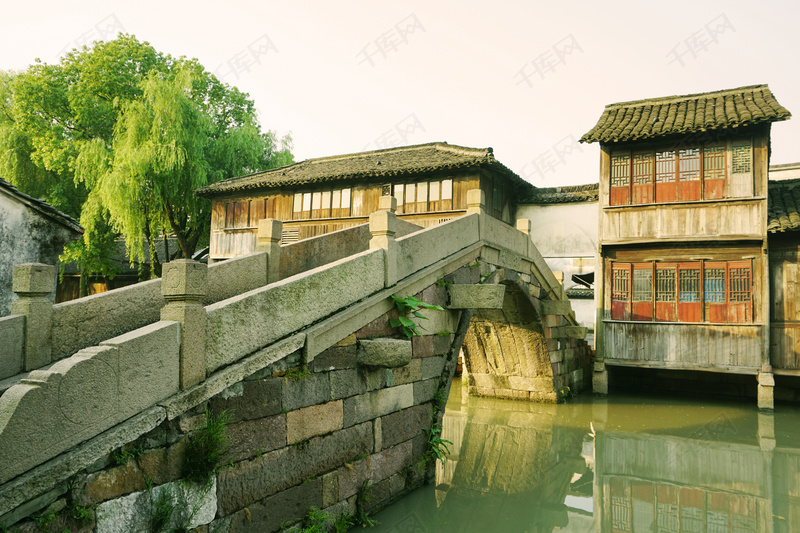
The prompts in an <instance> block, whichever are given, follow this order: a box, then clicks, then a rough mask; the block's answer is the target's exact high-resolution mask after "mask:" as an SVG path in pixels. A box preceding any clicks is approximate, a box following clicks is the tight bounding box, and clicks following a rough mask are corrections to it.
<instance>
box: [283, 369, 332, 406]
mask: <svg viewBox="0 0 800 533" xmlns="http://www.w3.org/2000/svg"><path fill="white" fill-rule="evenodd" d="M330 397H331V385H330V381H329V380H328V376H327V375H326V374H324V373H319V374H316V373H315V374H310V375H308V376H306V377H304V378H299V379H291V378H283V409H284V410H286V411H294V410H295V409H300V408H302V407H308V406H309V405H316V404H320V403H325V402H327V401H328V400H329V399H330Z"/></svg>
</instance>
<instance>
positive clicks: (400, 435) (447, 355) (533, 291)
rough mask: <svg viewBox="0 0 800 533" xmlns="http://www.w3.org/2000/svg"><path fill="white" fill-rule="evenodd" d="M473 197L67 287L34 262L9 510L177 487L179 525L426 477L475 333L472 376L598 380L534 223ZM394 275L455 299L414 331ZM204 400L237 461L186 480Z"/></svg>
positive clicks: (15, 354) (1, 416) (351, 497)
mask: <svg viewBox="0 0 800 533" xmlns="http://www.w3.org/2000/svg"><path fill="white" fill-rule="evenodd" d="M468 203H469V209H468V213H467V214H466V215H465V216H463V217H460V218H457V219H454V220H451V221H449V222H447V223H445V224H442V225H440V226H435V227H432V228H428V229H421V228H418V227H416V226H413V225H411V224H408V223H406V222H402V221H399V220H397V218H396V216H395V214H394V204H393V199H392V198H390V197H386V198H383V199H382V203H381V210H379V211H377V212H375V213H373V214H372V215H371V217H370V223H369V224H368V225H363V226H357V227H355V228H349V229H346V230H342V231H340V232H336V233H332V234H328V235H324V236H321V237H318V238H315V239H309V240H306V241H300V242H297V243H293V244H291V245H286V246H281V245H280V244H279V241H280V234H281V231H280V230H281V227H280V223H279V222H277V221H269V220H266V221H262V222H261V225H260V227H259V245H258V246H259V251H258V252H257V253H254V254H251V255H248V256H245V257H242V258H238V259H234V260H229V261H225V262H222V263H218V264H214V265H212V266H209V267H207V266H206V265H203V264H200V263H196V262H192V261H175V262H173V263H168V264H166V265H165V267H164V271H163V277H162V279H160V280H153V281H149V282H145V283H141V284H138V285H134V286H131V287H125V288H122V289H118V290H114V291H110V292H108V293H103V294H99V295H95V296H91V297H88V298H84V299H80V300H76V301H73V302H66V303H63V304H56V305H52V304H51V303H50V302H49V301H48V300H47V298H46V297H45V296H46V295H47V293H48V291H49V290H50V283H51V281H50V280H51V279H52V275H53V273H52V270H51V269H50V267H46V266H45V265H30V264H29V265H20V266H18V267H17V268H16V270H15V279H14V291H15V292H16V293H17V295H18V297H19V298H18V299H17V300H16V301H15V302H14V304H13V307H12V315H11V316H9V317H3V318H0V338H2V339H3V342H2V346H0V393H2V395H1V396H0V526H5V527H11V528H12V529H11V530H12V531H13V530H14V528H17V527H20V528H23V529H24V528H25V527H28V525H29V524H31V523H32V522H31V519H32V517H35V516H46V517H49V520H50V521H51V522H52V527H55V528H61V529H58V530H59V531H61V530H63V529H72V528H75V529H78V528H83V529H81V530H82V531H97V532H105V531H139V530H141V531H146V530H147V524H149V523H150V522H151V518H152V513H153V509H152V501H153V499H154V494H155V493H156V492H157V493H159V494H160V493H161V492H162V491H166V494H167V496H168V497H169V498H171V499H172V500H173V501H174V502H175V509H176V511H175V513H174V514H173V517H172V519H171V520H172V525H173V526H175V527H177V526H182V527H187V528H195V527H199V528H200V529H199V530H201V531H205V530H215V531H220V532H228V531H230V532H232V531H259V532H263V531H277V530H279V529H280V528H281V524H283V523H285V522H286V521H289V522H292V521H294V522H296V521H298V520H300V519H301V518H302V517H303V516H304V514H305V513H306V512H307V510H308V509H309V508H310V507H316V508H318V509H322V510H324V511H325V512H327V513H329V514H330V515H331V516H333V515H337V514H340V513H343V512H348V513H351V514H357V513H368V512H370V511H372V510H374V508H375V507H378V506H383V505H386V504H387V503H388V502H390V501H393V500H395V499H397V498H399V497H401V496H402V495H403V494H405V493H407V492H408V491H410V490H412V489H414V488H416V487H417V486H419V485H420V484H422V483H423V482H424V481H425V480H426V479H428V480H430V479H431V477H432V475H433V464H432V462H430V461H429V460H427V459H429V457H430V454H429V443H428V435H429V433H426V431H430V430H431V424H435V423H438V422H440V421H441V415H442V409H443V401H442V399H443V398H446V394H447V392H448V390H449V387H450V383H451V382H452V376H453V372H454V370H455V366H456V359H457V357H458V354H459V351H460V349H461V348H462V346H463V347H464V351H465V353H466V367H467V375H468V377H467V381H468V384H469V389H470V392H472V393H475V394H481V395H489V396H497V397H506V398H515V399H522V400H536V401H547V402H554V401H556V400H557V399H558V397H559V395H560V394H564V393H566V392H567V391H568V390H569V391H576V390H580V389H581V388H583V386H584V384H585V383H587V382H588V381H590V377H591V376H590V374H591V371H590V366H589V365H590V353H589V349H588V347H587V346H586V343H585V342H584V341H583V340H582V339H583V337H584V336H585V334H586V331H585V329H584V328H580V327H578V326H577V325H576V322H575V319H574V315H573V314H572V312H571V310H570V305H569V301H568V300H567V299H566V297H565V295H564V291H563V288H562V286H561V285H560V284H559V283H558V282H557V281H556V279H555V278H554V276H553V274H552V273H551V272H550V270H549V269H548V268H547V266H546V264H545V262H544V260H543V259H542V257H541V255H540V254H539V253H538V251H537V250H536V247H535V246H534V244H533V242H532V240H531V236H530V235H529V231H530V223H529V222H528V221H520V223H519V224H518V226H517V228H512V227H510V226H508V225H506V224H504V223H502V222H500V221H498V220H496V219H494V218H492V217H490V216H488V215H487V214H486V213H485V212H484V199H483V194H482V193H481V191H470V192H469V194H468ZM392 294H397V295H400V296H405V295H417V296H418V297H419V298H420V299H421V300H422V301H425V302H428V303H431V304H437V305H441V306H442V307H443V308H444V310H442V311H437V310H424V314H425V315H427V316H426V319H425V320H422V319H417V318H415V320H417V322H419V325H420V326H422V327H424V328H425V330H423V331H422V333H423V335H421V336H415V337H413V338H412V339H410V340H409V339H405V338H404V337H403V336H402V335H401V334H398V330H397V329H396V328H392V327H390V319H391V318H395V317H397V316H398V315H397V309H396V307H395V306H394V304H393V299H392V298H391V297H390V296H391V295H392ZM206 410H208V412H211V413H219V412H222V411H226V412H227V413H228V414H229V416H230V421H229V423H228V424H227V426H226V430H225V431H226V434H227V436H228V440H229V443H230V449H229V450H228V451H227V452H226V455H225V457H224V460H223V462H224V463H227V465H228V467H227V468H225V469H220V470H217V471H215V472H214V473H213V474H212V475H211V478H210V482H209V483H208V484H204V485H191V484H186V483H179V482H178V481H179V480H181V478H182V476H183V473H184V470H183V468H184V463H185V460H186V459H185V454H184V451H185V449H186V445H187V442H188V441H189V440H191V439H192V438H193V437H192V435H194V434H195V433H194V432H195V431H197V430H198V428H201V427H202V426H203V424H204V420H205V414H204V412H205V411H206ZM365 490H369V491H370V492H371V493H372V495H373V497H372V498H371V499H370V500H369V503H365V499H364V498H363V497H359V496H363V493H364V491H365ZM75 509H91V510H93V513H92V517H91V518H90V519H89V520H88V522H83V523H81V524H75V523H74V522H75V520H76V518H75V515H76V514H79V513H75V512H73V511H74V510H75ZM26 524H27V525H26ZM203 528H205V529H203Z"/></svg>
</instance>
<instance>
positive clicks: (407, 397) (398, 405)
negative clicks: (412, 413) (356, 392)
mask: <svg viewBox="0 0 800 533" xmlns="http://www.w3.org/2000/svg"><path fill="white" fill-rule="evenodd" d="M353 400H354V401H355V402H354V403H355V423H356V424H358V423H360V422H364V421H366V420H372V419H373V418H377V417H379V416H383V415H387V414H389V413H394V412H395V411H399V410H401V409H405V408H406V407H411V406H412V405H414V386H413V385H412V384H410V383H409V384H407V385H400V386H399V387H391V388H388V389H380V390H376V391H372V392H368V393H366V394H363V395H361V396H355V397H354V398H353Z"/></svg>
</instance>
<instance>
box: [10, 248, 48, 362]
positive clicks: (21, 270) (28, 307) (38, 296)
mask: <svg viewBox="0 0 800 533" xmlns="http://www.w3.org/2000/svg"><path fill="white" fill-rule="evenodd" d="M55 276H56V270H55V267H54V266H53V265H44V264H42V263H25V264H22V265H15V266H14V274H13V277H12V281H11V290H12V291H14V292H15V293H16V294H17V296H18V299H17V300H14V302H13V303H12V304H11V314H12V315H25V341H24V344H23V357H24V369H25V370H26V371H27V370H35V369H37V368H41V367H43V366H45V365H49V364H50V363H51V355H52V351H53V303H52V302H51V301H50V300H49V299H48V298H47V296H48V295H49V294H50V293H52V292H53V289H54V287H55Z"/></svg>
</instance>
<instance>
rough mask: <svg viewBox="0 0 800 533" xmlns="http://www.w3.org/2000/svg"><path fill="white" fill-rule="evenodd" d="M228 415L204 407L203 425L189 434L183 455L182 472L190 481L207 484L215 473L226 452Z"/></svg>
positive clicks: (224, 412) (227, 448)
mask: <svg viewBox="0 0 800 533" xmlns="http://www.w3.org/2000/svg"><path fill="white" fill-rule="evenodd" d="M229 421H230V417H229V416H228V413H227V412H226V411H222V412H221V413H220V414H219V415H214V413H212V412H211V410H210V409H206V421H205V425H203V427H201V428H200V429H198V430H196V431H195V432H194V433H193V434H192V435H190V436H189V442H188V444H187V445H186V453H185V456H184V464H183V474H184V477H185V478H186V479H187V480H188V481H189V482H192V483H198V484H207V483H208V482H209V481H210V480H211V476H213V475H214V474H215V473H217V472H218V471H219V469H220V465H221V464H222V459H223V458H224V457H225V455H226V454H227V453H228V450H229V447H228V437H227V435H226V434H225V427H226V426H227V425H228V422H229Z"/></svg>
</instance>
